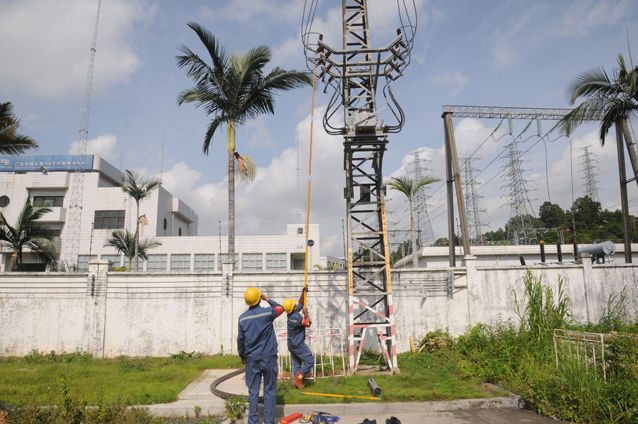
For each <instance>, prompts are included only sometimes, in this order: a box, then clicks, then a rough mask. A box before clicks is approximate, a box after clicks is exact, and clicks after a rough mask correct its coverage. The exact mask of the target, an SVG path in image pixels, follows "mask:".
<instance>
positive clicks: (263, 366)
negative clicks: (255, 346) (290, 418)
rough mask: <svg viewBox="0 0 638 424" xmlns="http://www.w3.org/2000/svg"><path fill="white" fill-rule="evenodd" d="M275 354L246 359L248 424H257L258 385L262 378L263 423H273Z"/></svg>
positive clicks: (275, 387) (275, 394)
mask: <svg viewBox="0 0 638 424" xmlns="http://www.w3.org/2000/svg"><path fill="white" fill-rule="evenodd" d="M277 371H278V367H277V355H274V356H271V357H268V358H263V359H257V360H248V361H246V386H247V387H248V401H249V403H250V407H249V409H248V424H259V412H258V411H259V405H258V402H259V387H260V386H261V378H262V377H263V378H264V424H274V422H275V404H276V403H277Z"/></svg>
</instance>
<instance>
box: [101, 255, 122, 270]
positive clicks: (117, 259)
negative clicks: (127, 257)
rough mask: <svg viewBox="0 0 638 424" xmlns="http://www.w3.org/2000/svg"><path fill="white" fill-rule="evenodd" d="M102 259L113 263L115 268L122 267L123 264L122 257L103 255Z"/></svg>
mask: <svg viewBox="0 0 638 424" xmlns="http://www.w3.org/2000/svg"><path fill="white" fill-rule="evenodd" d="M101 259H103V260H105V261H109V262H111V263H112V264H113V266H115V267H118V266H120V265H121V262H122V259H121V257H120V255H101Z"/></svg>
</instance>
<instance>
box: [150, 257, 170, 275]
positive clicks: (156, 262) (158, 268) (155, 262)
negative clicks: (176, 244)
mask: <svg viewBox="0 0 638 424" xmlns="http://www.w3.org/2000/svg"><path fill="white" fill-rule="evenodd" d="M146 271H148V272H165V271H166V255H148V261H147V262H146Z"/></svg>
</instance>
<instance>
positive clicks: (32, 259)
mask: <svg viewBox="0 0 638 424" xmlns="http://www.w3.org/2000/svg"><path fill="white" fill-rule="evenodd" d="M78 169H80V172H81V174H82V176H83V177H82V179H83V195H82V199H83V202H82V222H81V231H80V239H79V240H80V244H79V256H78V261H77V262H78V267H79V268H80V269H81V270H84V269H86V268H87V267H88V261H89V259H98V258H99V259H109V260H110V261H112V262H113V264H114V266H116V267H117V266H121V265H128V263H125V260H124V258H123V257H122V255H120V254H118V253H117V252H116V250H115V248H113V247H104V243H105V241H106V240H107V239H108V238H109V237H110V236H111V233H112V232H113V230H116V229H128V230H130V231H131V232H134V231H135V220H136V215H135V214H136V205H135V201H134V200H133V199H132V198H131V197H130V196H129V195H127V194H126V193H124V192H123V191H122V188H121V182H122V181H123V179H124V175H123V174H122V172H120V171H119V170H118V169H117V168H115V167H114V166H113V165H111V164H110V163H108V162H107V161H105V160H104V159H102V158H100V157H99V156H90V155H87V156H0V211H2V213H3V214H4V216H5V218H6V220H7V222H8V223H9V224H12V225H13V224H14V223H15V222H16V221H17V218H18V215H19V213H20V211H21V210H22V207H23V206H24V204H25V202H26V200H27V198H29V199H31V201H32V202H33V203H34V204H38V205H44V206H48V207H50V208H51V209H52V211H51V212H49V213H48V214H46V215H45V216H44V217H42V218H41V219H40V221H41V222H43V223H45V225H46V226H47V227H48V228H49V229H50V230H52V231H53V232H54V233H55V234H58V235H59V236H58V237H56V239H55V240H54V241H55V242H56V245H57V247H58V249H59V251H60V253H61V254H60V257H61V258H64V257H65V252H64V249H65V246H66V241H67V240H68V234H67V231H68V227H69V226H68V225H66V224H68V216H69V214H68V209H69V207H70V202H71V200H70V199H71V189H72V188H71V181H72V177H73V174H74V172H75V171H74V170H78ZM220 207H226V206H225V205H221V206H220ZM140 215H146V219H147V221H148V224H147V225H143V226H142V227H141V230H140V237H141V238H154V239H157V240H158V241H160V242H161V243H162V244H161V246H159V247H156V248H153V249H151V250H150V251H149V260H148V262H144V263H140V270H146V271H157V272H167V271H180V272H184V271H211V270H221V263H222V261H223V258H224V256H225V255H224V252H226V251H227V250H226V249H227V237H225V236H222V237H217V236H197V220H198V218H197V214H196V213H195V211H193V209H191V208H190V207H189V206H188V205H187V204H186V203H184V202H183V201H182V200H180V199H179V198H177V197H174V196H173V195H172V194H171V193H169V192H168V191H167V190H166V189H165V188H164V187H162V186H160V187H159V188H157V189H155V190H153V191H152V193H151V195H150V196H149V197H148V198H146V199H144V200H142V201H141V203H140ZM309 235H310V237H309V238H310V239H312V240H313V241H314V246H313V247H310V248H309V269H311V268H312V267H313V266H314V265H315V264H320V263H321V262H320V258H319V252H320V243H319V226H318V225H317V224H312V225H310V228H309ZM235 240H236V241H235V244H236V247H235V251H236V265H235V266H236V269H239V270H242V271H250V270H264V269H266V270H267V269H293V270H295V269H304V266H305V246H306V243H305V241H306V236H305V226H304V225H294V224H290V225H288V228H287V231H286V234H284V235H272V236H237V237H236V239H235ZM23 262H24V264H25V269H26V270H34V271H35V270H43V265H42V264H41V263H38V262H39V260H38V258H37V257H36V256H35V255H31V254H29V253H28V252H27V253H25V254H24V257H23ZM10 264H11V252H10V251H9V249H7V248H6V247H4V248H2V250H0V271H7V270H10Z"/></svg>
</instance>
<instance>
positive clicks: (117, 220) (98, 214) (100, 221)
mask: <svg viewBox="0 0 638 424" xmlns="http://www.w3.org/2000/svg"><path fill="white" fill-rule="evenodd" d="M93 222H94V224H93V225H94V226H93V228H95V229H96V230H110V229H113V228H124V211H123V210H120V211H95V220H94V221H93Z"/></svg>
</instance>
